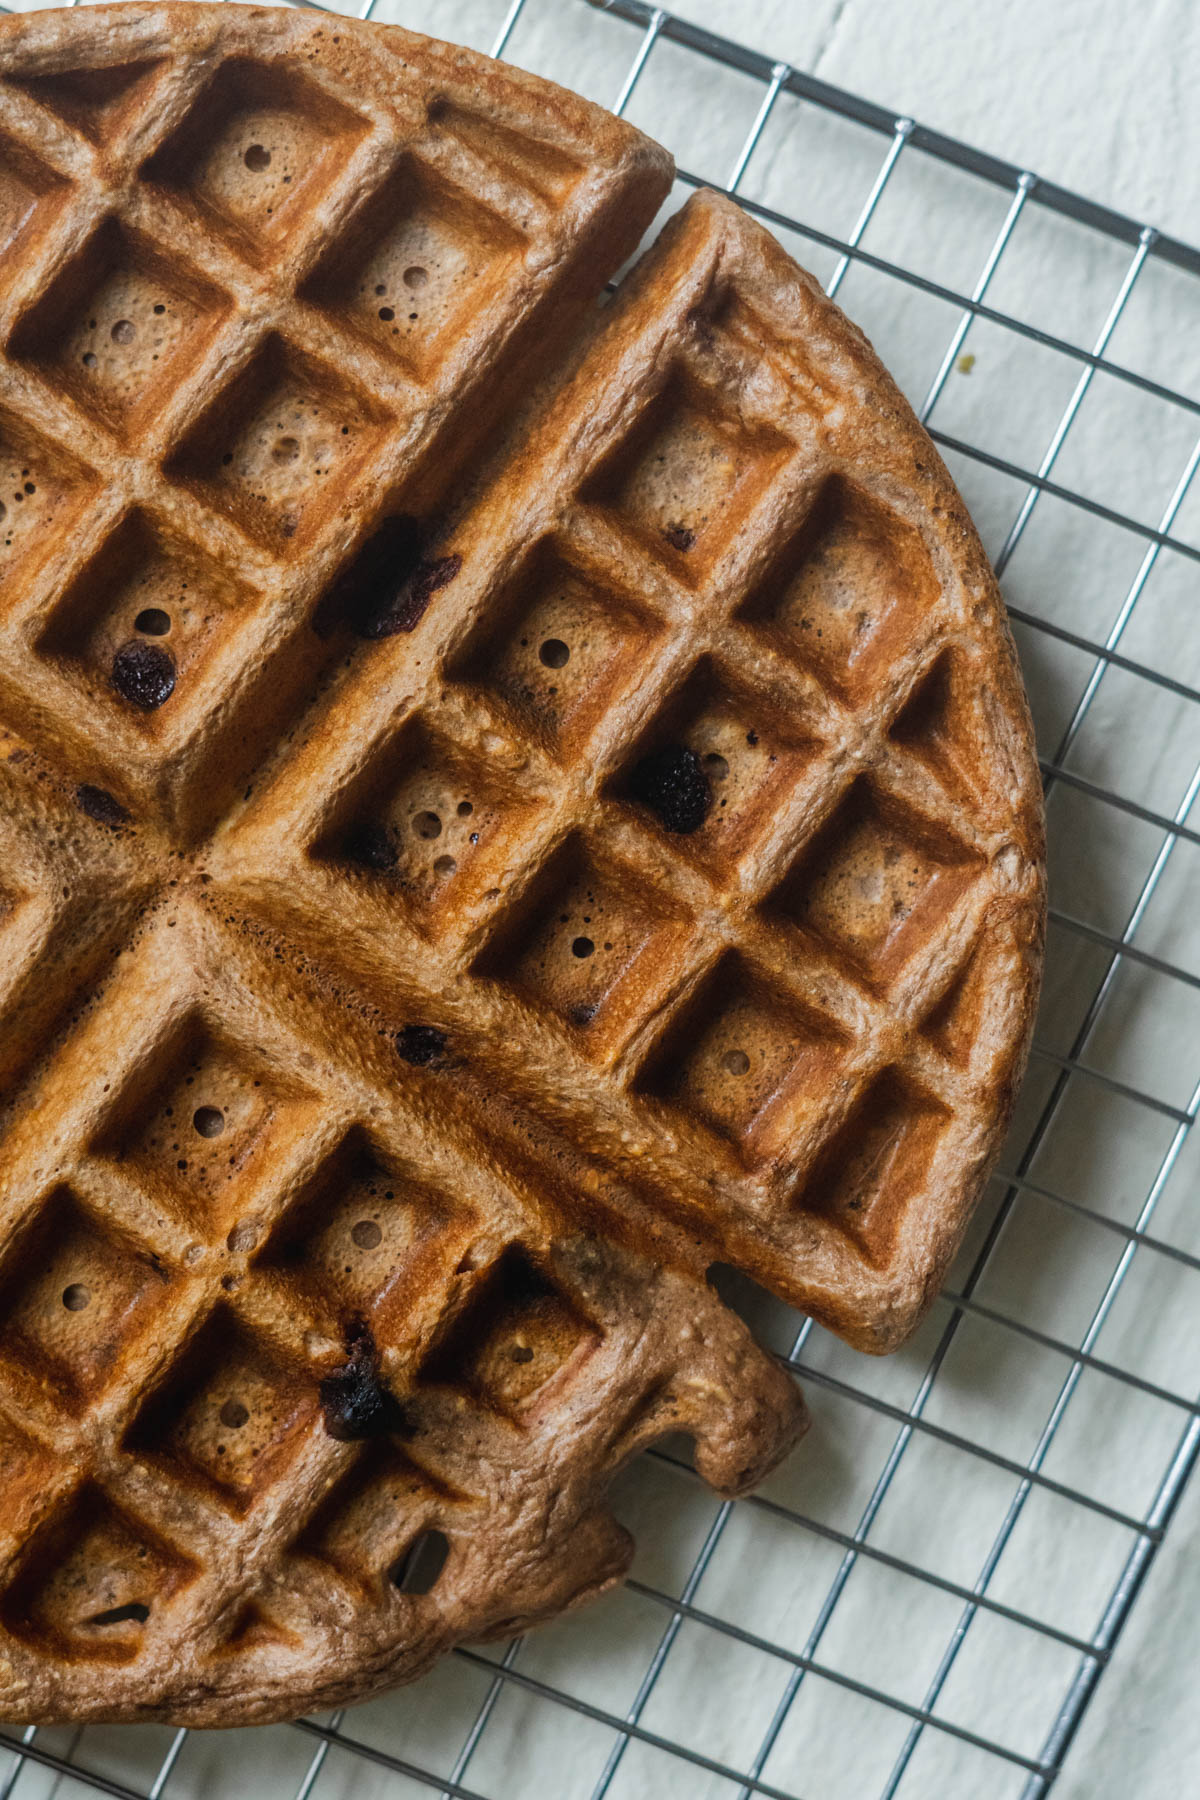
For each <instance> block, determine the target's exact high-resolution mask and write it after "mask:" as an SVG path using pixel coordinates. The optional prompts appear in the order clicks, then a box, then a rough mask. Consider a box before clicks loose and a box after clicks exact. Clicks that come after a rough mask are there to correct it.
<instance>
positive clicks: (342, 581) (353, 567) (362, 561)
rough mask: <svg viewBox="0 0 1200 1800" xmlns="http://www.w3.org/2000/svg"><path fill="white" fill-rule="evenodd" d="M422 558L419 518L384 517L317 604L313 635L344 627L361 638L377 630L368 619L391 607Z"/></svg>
mask: <svg viewBox="0 0 1200 1800" xmlns="http://www.w3.org/2000/svg"><path fill="white" fill-rule="evenodd" d="M420 561H421V526H420V523H419V521H418V520H416V519H414V518H411V517H410V516H409V515H408V514H407V513H394V514H393V515H392V516H391V517H390V518H387V519H384V520H382V521H381V523H380V524H379V525H377V526H376V527H375V530H374V531H373V532H372V533H371V535H370V537H369V538H367V539H366V541H365V543H363V544H361V545H360V547H359V549H358V552H357V554H356V555H355V556H354V557H353V558H352V560H351V561H350V563H349V564H348V565H347V566H346V568H344V569H343V570H342V572H341V574H340V575H339V576H338V577H337V579H336V580H335V581H334V583H333V586H332V587H330V588H327V589H326V591H325V593H324V595H323V596H322V598H321V600H320V602H319V603H318V606H317V610H316V612H315V613H314V614H313V621H312V624H313V630H314V631H315V632H316V634H317V636H318V637H321V638H327V637H332V635H333V633H334V632H335V631H337V630H338V629H339V628H340V627H342V626H347V627H348V628H349V629H350V630H351V631H354V632H357V633H358V635H359V636H360V637H372V636H375V635H377V634H376V633H375V632H373V631H372V630H371V628H370V627H371V624H372V621H373V620H376V619H378V618H382V617H386V615H387V613H388V611H389V610H390V608H392V607H394V606H395V604H396V602H397V600H398V598H399V596H400V594H401V593H402V592H403V590H404V589H405V587H406V586H407V585H408V582H409V580H410V579H411V577H412V575H413V573H414V571H415V570H416V569H417V568H418V567H419V565H420ZM380 635H382V634H380Z"/></svg>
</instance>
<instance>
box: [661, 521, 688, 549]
mask: <svg viewBox="0 0 1200 1800" xmlns="http://www.w3.org/2000/svg"><path fill="white" fill-rule="evenodd" d="M663 536H664V537H665V538H666V540H667V542H668V544H670V546H671V548H672V550H690V549H691V548H692V545H693V544H694V543H695V542H696V534H695V532H694V531H693V530H692V528H691V526H690V525H668V526H667V528H666V530H665V531H664V532H663Z"/></svg>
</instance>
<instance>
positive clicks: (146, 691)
mask: <svg viewBox="0 0 1200 1800" xmlns="http://www.w3.org/2000/svg"><path fill="white" fill-rule="evenodd" d="M109 679H110V680H111V682H112V685H113V687H114V688H115V690H116V691H117V693H118V694H120V696H121V698H122V700H127V701H128V702H129V705H130V706H136V707H137V709H138V711H139V712H154V710H155V709H156V708H157V707H159V706H161V705H162V704H163V702H164V701H166V700H169V699H170V698H171V695H172V694H173V693H174V692H175V659H174V657H173V656H172V655H171V652H170V651H169V650H164V649H163V647H162V645H161V644H147V643H145V642H144V641H143V640H142V639H140V638H133V639H131V641H130V642H129V643H128V644H122V645H121V648H120V649H119V650H118V651H117V653H116V655H115V656H114V657H113V660H112V673H111V675H110V677H109Z"/></svg>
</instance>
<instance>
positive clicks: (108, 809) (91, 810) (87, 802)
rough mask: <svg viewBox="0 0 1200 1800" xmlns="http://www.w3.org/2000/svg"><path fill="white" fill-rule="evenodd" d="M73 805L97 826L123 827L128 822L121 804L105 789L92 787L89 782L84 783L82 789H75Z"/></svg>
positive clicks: (126, 814) (127, 815) (127, 816)
mask: <svg viewBox="0 0 1200 1800" xmlns="http://www.w3.org/2000/svg"><path fill="white" fill-rule="evenodd" d="M75 804H76V806H77V807H78V808H79V810H80V812H82V813H86V814H87V816H88V818H89V819H95V821H96V823H97V824H98V825H125V824H127V823H128V822H129V814H128V813H127V812H126V811H125V808H124V807H123V806H122V805H121V802H120V801H119V800H118V799H116V798H115V797H114V796H113V795H112V794H110V793H109V791H108V789H107V788H102V787H93V786H92V785H91V783H90V782H87V781H85V782H84V783H83V786H82V787H77V788H76V789H75Z"/></svg>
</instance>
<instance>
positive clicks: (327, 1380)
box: [320, 1319, 408, 1444]
mask: <svg viewBox="0 0 1200 1800" xmlns="http://www.w3.org/2000/svg"><path fill="white" fill-rule="evenodd" d="M345 1344H346V1362H345V1363H344V1364H343V1366H342V1367H341V1368H340V1369H334V1370H332V1371H331V1372H330V1373H329V1374H328V1375H325V1376H323V1377H322V1379H321V1384H320V1395H321V1409H322V1412H323V1413H324V1417H325V1429H326V1431H327V1432H328V1433H329V1435H330V1437H331V1438H336V1439H337V1440H338V1442H339V1443H342V1444H352V1443H356V1442H358V1441H359V1440H360V1439H362V1438H373V1437H384V1436H387V1435H390V1434H392V1435H394V1434H399V1433H407V1431H408V1422H407V1420H406V1419H405V1417H404V1409H403V1408H402V1407H401V1405H400V1402H399V1401H398V1400H397V1399H396V1396H395V1395H394V1394H393V1393H391V1392H390V1390H389V1389H388V1388H386V1387H385V1386H384V1384H383V1381H382V1379H381V1377H380V1373H379V1351H378V1349H377V1348H376V1346H375V1339H374V1338H373V1337H372V1335H371V1328H370V1326H369V1325H368V1324H367V1322H366V1320H365V1319H351V1320H350V1322H349V1324H348V1325H347V1326H346V1330H345Z"/></svg>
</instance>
